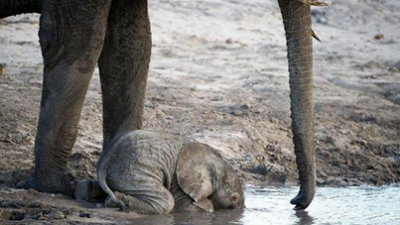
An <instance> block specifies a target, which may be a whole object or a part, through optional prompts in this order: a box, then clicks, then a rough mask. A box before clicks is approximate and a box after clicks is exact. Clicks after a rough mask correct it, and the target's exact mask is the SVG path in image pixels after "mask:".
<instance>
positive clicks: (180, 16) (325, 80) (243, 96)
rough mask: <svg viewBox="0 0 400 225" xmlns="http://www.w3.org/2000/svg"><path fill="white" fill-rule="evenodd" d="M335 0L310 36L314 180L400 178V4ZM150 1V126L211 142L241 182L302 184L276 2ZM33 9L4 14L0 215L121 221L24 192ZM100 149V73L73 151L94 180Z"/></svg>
mask: <svg viewBox="0 0 400 225" xmlns="http://www.w3.org/2000/svg"><path fill="white" fill-rule="evenodd" d="M333 3H334V5H333V6H332V7H329V8H313V11H312V15H313V21H314V28H315V30H316V31H317V32H318V33H319V34H320V36H321V37H322V39H323V42H322V43H318V42H315V44H314V87H315V92H314V96H315V101H314V102H315V114H316V119H315V145H316V153H317V156H316V158H317V168H318V169H317V176H318V181H317V182H318V185H339V186H347V185H384V184H389V183H394V182H400V41H399V40H400V30H399V27H400V15H399V13H398V12H399V11H400V2H399V1H397V0H386V1H383V0H379V1H377V0H352V1H345V0H334V1H333ZM149 4H150V14H151V20H152V32H153V51H152V62H151V67H150V74H149V81H148V88H147V93H146V95H147V97H146V103H145V122H144V128H145V129H149V130H158V131H165V132H171V133H177V134H182V135H187V136H191V137H193V138H196V139H197V140H199V141H202V142H205V143H208V144H210V145H211V146H213V147H215V148H216V149H218V150H219V151H220V152H221V153H222V155H223V156H224V157H225V158H226V159H227V160H229V161H231V162H232V165H234V166H235V167H236V168H237V169H238V172H239V174H240V176H241V177H242V178H243V180H244V181H245V182H246V183H253V184H262V185H292V184H296V183H297V174H296V166H295V158H294V153H293V150H292V149H293V145H292V142H291V136H292V134H291V131H290V110H289V108H290V107H289V85H288V72H287V60H286V45H285V37H284V31H283V25H282V22H281V15H280V12H279V9H278V6H277V3H276V2H275V1H265V0H246V1H237V0H218V1H217V0H201V1H200V0H195V1H178V0H169V1H161V2H160V1H150V3H149ZM38 20H39V16H38V15H22V16H17V17H13V18H7V19H4V20H1V21H0V64H1V65H2V67H4V69H3V74H2V75H0V153H1V158H0V220H1V219H2V218H3V219H6V218H13V219H21V218H24V217H25V218H30V219H29V221H31V222H32V221H37V223H40V222H39V221H38V219H41V218H42V219H43V218H44V219H45V220H44V221H47V222H49V223H50V222H51V221H53V220H56V219H60V217H61V219H62V221H64V222H65V223H69V224H70V223H106V222H107V221H108V222H109V220H107V218H109V217H110V218H115V217H118V218H124V215H123V214H118V216H116V214H113V213H111V212H110V211H108V210H105V209H96V204H89V203H79V202H75V201H72V200H70V199H66V198H65V197H62V196H59V195H50V194H43V193H37V192H35V191H32V190H21V189H18V188H20V187H22V186H23V184H24V182H25V180H26V179H27V178H28V177H29V176H30V174H31V173H32V171H33V165H34V161H33V160H34V157H33V145H34V139H35V132H36V126H37V119H38V113H39V104H40V97H41V86H42V69H43V66H42V58H41V53H40V46H39V43H38V35H37V34H38ZM101 146H102V106H101V93H100V84H99V76H98V71H97V70H96V72H95V74H94V77H93V80H92V83H91V86H90V90H89V92H88V94H87V97H86V101H85V105H84V110H83V113H82V117H81V120H80V125H79V135H78V140H77V142H76V144H75V147H74V152H73V155H72V157H71V160H70V167H71V168H72V170H73V171H74V173H75V174H76V176H77V177H79V178H83V177H92V178H93V177H94V175H95V168H94V165H95V162H96V160H97V158H98V157H99V155H100V153H101V151H102V149H101ZM16 200H17V201H16ZM91 208H95V209H91ZM88 210H92V211H91V212H92V214H91V216H90V217H92V218H87V217H88V216H87V215H86V214H85V212H86V211H88ZM96 210H97V211H96ZM98 210H101V213H102V215H103V216H98V215H100V214H99V213H98V212H99V211H98ZM80 211H82V212H80ZM82 213H83V214H82ZM61 214H62V215H61ZM93 215H94V216H93ZM96 215H97V216H96ZM129 215H130V217H129V218H130V219H132V218H136V217H137V215H131V214H129ZM65 217H67V218H68V219H65ZM82 218H84V219H87V220H84V219H82ZM129 218H128V220H129ZM24 221H25V222H26V220H24Z"/></svg>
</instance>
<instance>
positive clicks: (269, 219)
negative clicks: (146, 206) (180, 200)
mask: <svg viewBox="0 0 400 225" xmlns="http://www.w3.org/2000/svg"><path fill="white" fill-rule="evenodd" d="M297 191H298V188H274V187H268V188H260V187H247V188H246V191H245V195H246V208H245V209H244V210H220V211H216V212H215V213H187V212H186V213H173V214H168V215H154V216H146V217H143V218H139V219H138V220H136V221H135V224H143V225H145V224H152V225H153V224H165V225H175V224H176V225H180V224H182V225H183V224H187V225H190V224H194V225H208V224H210V225H211V224H213V225H225V224H237V225H258V224H260V225H264V224H274V225H280V224H285V225H288V224H289V225H290V224H293V225H306V224H307V225H308V224H321V225H337V224H346V225H347V224H349V225H352V224H360V225H361V224H362V225H365V224H371V225H380V224H388V225H397V224H399V225H400V186H399V185H392V186H387V187H379V188H378V187H350V188H330V187H326V188H318V189H317V194H316V197H315V199H314V202H313V203H312V204H311V206H310V207H309V208H308V209H307V210H306V211H300V212H296V211H294V210H292V208H293V206H292V205H290V204H289V201H290V199H291V198H292V197H294V196H295V195H296V194H297Z"/></svg>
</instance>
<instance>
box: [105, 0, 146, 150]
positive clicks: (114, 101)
mask: <svg viewBox="0 0 400 225" xmlns="http://www.w3.org/2000/svg"><path fill="white" fill-rule="evenodd" d="M151 45H152V44H151V31H150V21H149V15H148V10H147V0H136V1H132V0H118V1H113V2H112V5H111V10H110V15H109V19H108V30H107V35H106V39H105V43H104V47H103V51H102V53H101V57H100V60H99V68H100V79H101V89H102V94H103V119H104V122H103V126H104V144H103V145H104V146H106V145H107V144H108V142H109V141H110V140H111V139H113V138H114V137H115V136H116V135H117V134H119V133H122V132H126V131H130V130H137V129H141V127H142V118H143V105H144V96H145V89H146V82H147V73H148V69H149V63H150V55H151Z"/></svg>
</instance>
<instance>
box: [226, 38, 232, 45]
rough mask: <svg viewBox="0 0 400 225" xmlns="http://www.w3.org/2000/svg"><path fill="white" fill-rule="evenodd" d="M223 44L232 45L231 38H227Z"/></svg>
mask: <svg viewBox="0 0 400 225" xmlns="http://www.w3.org/2000/svg"><path fill="white" fill-rule="evenodd" d="M225 43H227V44H228V45H230V44H232V43H233V41H232V39H231V38H228V39H226V40H225Z"/></svg>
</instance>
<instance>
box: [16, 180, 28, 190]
mask: <svg viewBox="0 0 400 225" xmlns="http://www.w3.org/2000/svg"><path fill="white" fill-rule="evenodd" d="M25 183H26V182H25V181H20V182H18V183H17V188H25Z"/></svg>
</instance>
